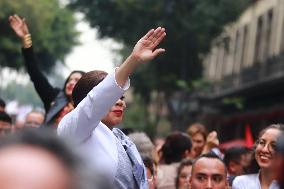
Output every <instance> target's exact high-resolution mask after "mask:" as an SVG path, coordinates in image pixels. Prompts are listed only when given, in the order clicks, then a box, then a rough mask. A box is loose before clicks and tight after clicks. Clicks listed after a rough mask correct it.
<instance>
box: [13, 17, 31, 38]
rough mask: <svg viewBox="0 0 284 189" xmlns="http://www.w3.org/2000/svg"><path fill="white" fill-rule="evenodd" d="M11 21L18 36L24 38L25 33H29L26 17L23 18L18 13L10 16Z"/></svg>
mask: <svg viewBox="0 0 284 189" xmlns="http://www.w3.org/2000/svg"><path fill="white" fill-rule="evenodd" d="M9 23H10V26H11V28H12V29H13V30H14V32H15V33H16V34H17V36H18V37H20V38H24V37H25V35H27V34H29V29H28V26H27V24H26V21H25V19H21V18H20V17H19V16H18V15H14V16H9Z"/></svg>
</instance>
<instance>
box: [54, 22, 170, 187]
mask: <svg viewBox="0 0 284 189" xmlns="http://www.w3.org/2000/svg"><path fill="white" fill-rule="evenodd" d="M165 35H166V33H165V29H164V28H161V27H158V28H157V29H152V30H150V31H149V32H148V33H147V34H146V35H145V36H144V37H142V38H141V39H140V40H139V41H138V42H137V43H136V45H135V47H134V49H133V51H132V53H131V54H130V55H129V57H128V58H127V59H126V60H125V61H124V62H123V64H121V66H120V67H118V68H116V69H115V70H114V71H113V72H112V73H109V74H107V73H105V72H102V71H91V72H87V73H86V74H84V75H83V76H82V78H81V79H80V80H79V81H78V83H77V85H76V86H75V88H74V90H73V94H72V97H73V101H74V105H75V109H74V110H73V111H72V112H70V113H69V114H68V115H66V116H65V117H64V118H63V119H62V120H61V122H60V123H59V126H58V129H57V133H58V134H59V136H61V137H64V138H71V139H75V140H76V141H75V142H76V143H75V144H77V145H78V146H77V147H79V149H82V154H83V155H84V156H85V157H86V159H87V161H88V163H89V164H90V166H92V167H93V168H94V169H95V170H96V171H99V172H100V173H101V174H103V175H104V176H105V177H106V178H107V181H109V182H110V183H111V184H112V185H113V188H121V189H123V188H131V189H135V188H148V184H147V177H146V169H145V166H144V164H143V161H142V159H141V157H140V155H139V152H138V151H137V149H136V147H135V144H134V143H133V142H131V140H130V139H129V138H128V137H127V136H126V135H124V134H123V132H122V131H121V130H119V129H117V128H114V126H115V125H118V124H119V123H121V122H122V118H123V112H124V109H125V107H126V106H125V102H124V99H123V94H124V92H125V91H126V90H127V89H128V88H129V86H130V83H129V79H128V77H129V76H130V75H131V74H132V73H133V72H134V71H135V69H136V68H137V67H138V66H140V65H141V64H144V63H146V62H148V61H150V60H152V59H154V58H155V57H156V56H158V55H159V54H160V53H162V52H164V51H165V50H164V49H161V48H158V49H156V47H157V46H158V45H159V44H160V42H161V41H162V40H163V38H164V37H165ZM145 82H147V81H145ZM77 147H74V148H77Z"/></svg>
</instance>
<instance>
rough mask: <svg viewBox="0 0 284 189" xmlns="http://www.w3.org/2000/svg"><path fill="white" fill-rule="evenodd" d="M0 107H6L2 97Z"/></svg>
mask: <svg viewBox="0 0 284 189" xmlns="http://www.w3.org/2000/svg"><path fill="white" fill-rule="evenodd" d="M0 107H3V108H5V107H6V103H5V101H4V100H3V99H2V98H0Z"/></svg>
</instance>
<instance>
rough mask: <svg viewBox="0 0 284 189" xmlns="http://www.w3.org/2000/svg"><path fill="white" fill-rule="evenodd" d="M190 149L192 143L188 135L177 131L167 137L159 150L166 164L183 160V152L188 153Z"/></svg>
mask: <svg viewBox="0 0 284 189" xmlns="http://www.w3.org/2000/svg"><path fill="white" fill-rule="evenodd" d="M191 147H192V143H191V139H190V137H189V136H188V134H186V133H182V132H179V131H176V132H173V133H172V134H170V135H169V136H167V138H166V140H165V143H164V145H163V146H162V148H161V152H162V158H163V160H165V163H166V164H170V163H173V162H179V161H181V160H182V159H183V155H184V153H185V151H186V150H189V151H190V150H191Z"/></svg>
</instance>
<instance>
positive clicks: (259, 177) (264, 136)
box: [232, 124, 284, 189]
mask: <svg viewBox="0 0 284 189" xmlns="http://www.w3.org/2000/svg"><path fill="white" fill-rule="evenodd" d="M283 131H284V125H282V124H272V125H270V126H268V127H267V128H265V129H263V130H262V131H261V132H260V133H259V136H258V140H257V142H256V146H255V159H256V161H257V164H258V166H259V167H260V170H259V172H258V173H257V174H250V175H242V176H238V177H236V178H235V179H234V181H233V185H232V189H278V188H279V186H278V184H277V182H276V181H275V178H276V175H275V171H273V168H274V167H273V166H274V164H273V163H274V161H275V154H276V152H275V150H276V141H277V138H278V137H279V136H280V134H281V133H283Z"/></svg>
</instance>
